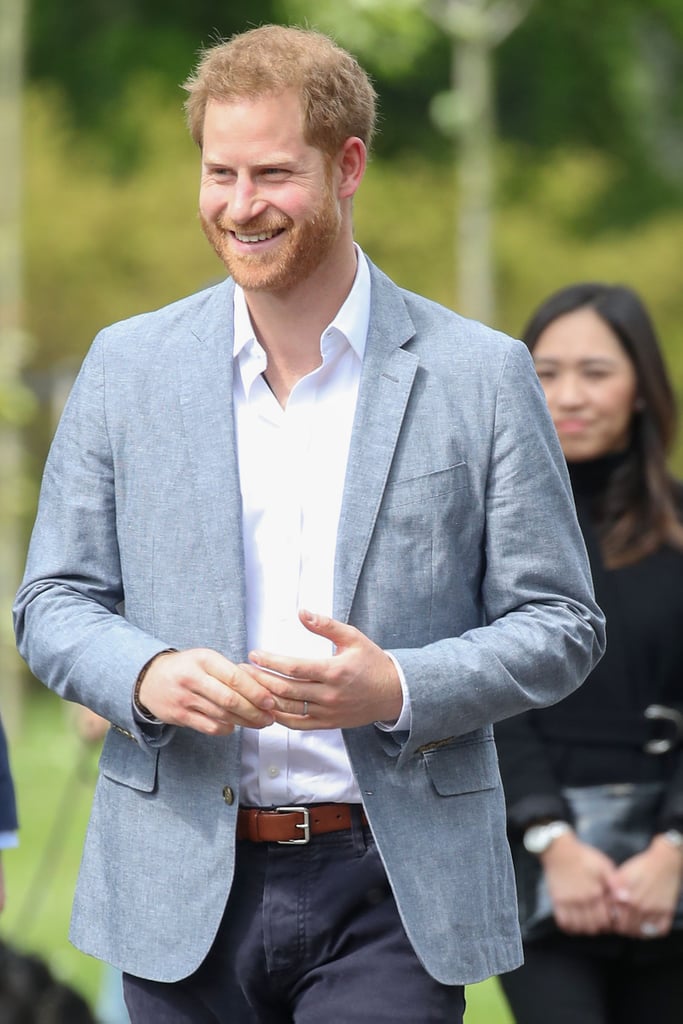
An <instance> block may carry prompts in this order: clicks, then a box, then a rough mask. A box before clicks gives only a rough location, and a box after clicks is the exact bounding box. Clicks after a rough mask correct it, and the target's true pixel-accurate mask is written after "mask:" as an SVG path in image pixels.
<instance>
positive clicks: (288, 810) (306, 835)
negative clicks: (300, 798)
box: [275, 807, 311, 846]
mask: <svg viewBox="0 0 683 1024" xmlns="http://www.w3.org/2000/svg"><path fill="white" fill-rule="evenodd" d="M293 812H294V813H295V814H301V815H302V817H303V821H301V822H297V824H296V826H295V828H300V829H301V830H302V831H303V836H302V837H301V839H278V840H277V842H278V843H279V845H280V846H305V845H306V843H308V842H310V839H311V812H310V811H309V809H308V807H276V808H275V813H276V814H292V813H293Z"/></svg>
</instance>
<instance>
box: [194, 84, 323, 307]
mask: <svg viewBox="0 0 683 1024" xmlns="http://www.w3.org/2000/svg"><path fill="white" fill-rule="evenodd" d="M199 211H200V218H201V223H202V227H203V229H204V232H205V234H206V237H207V238H208V239H209V241H210V242H211V244H212V246H213V247H214V249H215V250H216V253H217V254H218V256H219V257H220V258H221V260H222V261H223V263H224V264H225V266H226V267H227V269H228V272H229V273H230V274H231V276H232V277H233V278H234V279H235V281H236V282H237V283H238V284H240V285H241V286H242V287H243V288H244V289H245V290H247V291H259V290H264V291H273V292H277V291H282V290H286V289H290V288H292V287H294V286H296V285H297V284H298V283H299V282H301V281H303V280H305V279H307V278H308V277H309V276H310V275H311V274H312V273H313V272H314V271H315V269H316V268H317V267H318V266H319V265H320V264H321V263H322V262H323V261H324V260H325V258H326V257H327V256H328V255H329V253H330V252H331V251H332V249H333V248H334V246H335V243H336V242H337V241H338V239H339V236H340V228H341V211H340V205H339V202H338V199H337V196H336V194H335V191H334V172H333V168H332V165H331V162H330V161H329V160H328V159H326V157H325V156H324V154H323V153H321V152H320V150H318V149H315V148H314V147H313V146H310V145H308V143H307V142H305V140H304V137H303V116H302V111H301V103H300V101H299V98H298V96H297V95H296V94H295V93H294V92H293V91H292V92H286V93H284V94H281V95H279V96H263V97H260V98H259V99H255V100H237V101H235V102H230V103H217V102H213V101H211V102H209V104H208V106H207V109H206V115H205V120H204V144H203V149H202V178H201V187H200V196H199Z"/></svg>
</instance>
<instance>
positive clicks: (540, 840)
mask: <svg viewBox="0 0 683 1024" xmlns="http://www.w3.org/2000/svg"><path fill="white" fill-rule="evenodd" d="M571 831H572V827H571V825H570V824H569V822H567V821H548V822H546V824H545V825H531V826H530V827H529V828H528V829H527V830H526V832H525V833H524V836H523V838H522V843H523V844H524V849H525V850H527V851H528V852H529V853H535V854H536V855H538V854H540V853H545V851H546V850H547V849H548V847H549V846H550V844H551V843H552V842H553V841H554V840H555V839H557V838H558V836H563V835H564V834H565V833H566V832H571Z"/></svg>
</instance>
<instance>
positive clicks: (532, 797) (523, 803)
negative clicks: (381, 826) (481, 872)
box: [496, 455, 683, 831]
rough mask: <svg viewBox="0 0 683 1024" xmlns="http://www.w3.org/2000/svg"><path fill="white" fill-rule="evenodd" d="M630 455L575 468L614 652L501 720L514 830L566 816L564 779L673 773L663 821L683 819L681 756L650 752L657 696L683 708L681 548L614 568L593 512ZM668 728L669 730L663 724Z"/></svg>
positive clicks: (579, 781) (575, 782)
mask: <svg viewBox="0 0 683 1024" xmlns="http://www.w3.org/2000/svg"><path fill="white" fill-rule="evenodd" d="M621 462H622V458H621V457H620V456H618V455H617V456H609V457H607V458H603V459H598V460H595V461H591V462H581V463H573V464H570V466H569V471H570V477H571V481H572V488H573V490H574V497H575V501H576V507H577V513H578V517H579V522H580V524H581V528H582V530H583V533H584V537H585V540H586V547H587V549H588V554H589V558H590V562H591V569H592V572H593V581H594V585H595V594H596V598H597V601H598V604H599V605H600V607H601V608H602V610H603V611H604V613H605V618H606V620H607V651H606V653H605V655H604V657H603V659H602V661H600V662H599V663H598V665H597V666H596V668H595V669H594V670H593V672H592V673H591V675H590V676H589V678H588V679H587V681H586V682H585V683H584V685H583V686H581V687H580V688H579V689H578V690H577V691H576V692H575V693H573V694H571V695H570V696H569V697H567V698H566V699H565V700H563V701H561V702H560V703H559V704H556V705H555V706H554V707H552V708H545V709H543V710H540V711H532V712H528V713H527V714H525V715H520V716H519V717H518V718H516V719H512V720H509V721H507V722H502V723H500V724H499V725H498V726H497V727H496V739H497V742H498V749H499V753H500V761H501V770H502V773H503V781H504V783H505V790H506V797H507V800H508V810H509V818H510V824H511V827H512V829H513V831H514V830H515V829H516V828H523V827H524V826H525V825H526V824H528V823H529V822H530V821H532V820H535V819H537V818H539V817H545V816H546V815H549V816H551V817H555V816H558V817H562V816H563V806H564V805H563V802H562V799H561V796H560V793H559V790H560V787H561V786H590V785H597V784H600V783H608V782H633V781H651V780H655V779H667V780H669V790H668V797H667V800H666V802H665V806H664V807H663V808H662V827H665V826H667V827H668V826H672V825H676V827H682V826H683V754H682V753H681V748H680V747H679V748H678V751H676V753H674V754H669V755H665V756H655V755H652V754H648V753H645V752H644V750H643V749H642V748H643V744H644V742H645V741H646V740H647V739H648V737H649V736H650V735H655V732H653V731H652V730H651V728H650V727H649V726H648V724H647V723H646V720H645V719H644V717H643V712H644V710H645V708H646V707H647V706H648V705H650V704H664V705H676V706H677V707H678V709H679V710H680V711H681V712H683V553H681V552H679V551H675V550H673V549H672V548H670V547H662V548H660V549H659V550H658V551H656V552H655V553H654V554H652V555H649V556H647V557H646V558H643V559H641V561H639V562H637V563H635V564H634V565H628V566H624V567H623V568H619V569H607V568H606V567H605V565H604V563H603V561H602V558H601V555H600V551H599V548H598V544H597V539H596V536H595V531H594V521H593V517H594V514H595V512H594V510H595V508H596V505H597V504H598V503H599V500H600V498H601V495H602V494H603V492H604V490H605V487H606V486H607V483H608V481H609V479H610V476H611V474H612V473H614V472H615V471H616V470H617V469H618V467H619V465H620V464H621ZM656 735H668V729H667V727H666V726H665V727H664V728H663V729H656Z"/></svg>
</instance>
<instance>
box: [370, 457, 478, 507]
mask: <svg viewBox="0 0 683 1024" xmlns="http://www.w3.org/2000/svg"><path fill="white" fill-rule="evenodd" d="M467 488H468V478H467V463H466V462H458V463H456V465H454V466H449V467H448V468H447V469H441V470H438V471H437V472H435V473H427V474H426V475H424V476H416V477H411V478H408V479H405V480H395V481H392V482H389V483H388V484H387V487H386V490H385V492H384V500H383V502H382V508H383V509H384V510H385V511H386V510H389V509H398V508H404V507H406V506H409V505H424V504H427V505H428V504H429V503H430V502H433V501H437V500H439V499H440V498H444V497H445V496H446V495H449V494H453V493H455V492H456V491H463V490H467Z"/></svg>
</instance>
